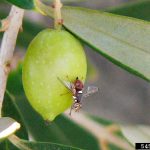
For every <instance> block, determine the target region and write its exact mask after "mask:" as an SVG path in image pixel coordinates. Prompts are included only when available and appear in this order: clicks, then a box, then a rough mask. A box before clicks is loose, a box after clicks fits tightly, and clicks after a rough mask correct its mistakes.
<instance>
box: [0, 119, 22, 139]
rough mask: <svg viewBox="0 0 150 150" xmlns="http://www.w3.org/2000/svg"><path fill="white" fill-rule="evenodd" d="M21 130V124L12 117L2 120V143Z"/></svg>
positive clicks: (0, 132) (0, 122) (0, 120)
mask: <svg viewBox="0 0 150 150" xmlns="http://www.w3.org/2000/svg"><path fill="white" fill-rule="evenodd" d="M19 128H20V124H19V123H18V122H16V121H15V120H14V119H12V118H10V117H2V118H0V141H2V140H4V139H5V138H7V137H8V136H10V135H11V134H13V133H15V132H16V131H17V130H18V129H19Z"/></svg>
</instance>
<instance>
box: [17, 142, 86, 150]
mask: <svg viewBox="0 0 150 150" xmlns="http://www.w3.org/2000/svg"><path fill="white" fill-rule="evenodd" d="M17 147H18V148H20V149H21V150H27V149H29V150H83V149H80V148H75V147H71V146H66V145H62V144H55V143H50V142H29V141H26V140H19V142H17Z"/></svg>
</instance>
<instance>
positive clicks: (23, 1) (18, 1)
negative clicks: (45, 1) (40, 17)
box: [6, 0, 34, 9]
mask: <svg viewBox="0 0 150 150" xmlns="http://www.w3.org/2000/svg"><path fill="white" fill-rule="evenodd" d="M6 1H7V2H9V3H11V4H13V5H16V6H18V7H20V8H23V9H33V8H34V2H33V0H6Z"/></svg>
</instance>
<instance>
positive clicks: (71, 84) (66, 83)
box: [57, 77, 73, 91]
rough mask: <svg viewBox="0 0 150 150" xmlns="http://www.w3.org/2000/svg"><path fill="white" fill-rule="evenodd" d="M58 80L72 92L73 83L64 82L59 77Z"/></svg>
mask: <svg viewBox="0 0 150 150" xmlns="http://www.w3.org/2000/svg"><path fill="white" fill-rule="evenodd" d="M57 78H58V80H59V81H60V82H61V83H62V84H63V85H64V86H65V87H66V88H67V89H69V90H70V91H72V87H73V83H71V82H69V81H64V80H61V79H60V78H59V77H57Z"/></svg>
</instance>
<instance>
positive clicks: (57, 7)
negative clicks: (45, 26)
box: [54, 0, 63, 29]
mask: <svg viewBox="0 0 150 150" xmlns="http://www.w3.org/2000/svg"><path fill="white" fill-rule="evenodd" d="M61 7H62V3H61V1H60V0H54V22H55V29H61V26H62V24H63V20H62V17H61Z"/></svg>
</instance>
